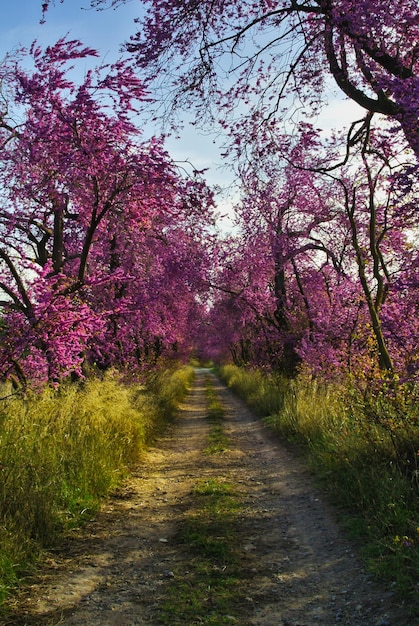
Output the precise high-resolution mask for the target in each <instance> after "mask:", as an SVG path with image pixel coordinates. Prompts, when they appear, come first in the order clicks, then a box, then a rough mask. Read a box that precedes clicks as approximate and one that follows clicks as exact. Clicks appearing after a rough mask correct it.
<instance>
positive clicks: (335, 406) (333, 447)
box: [220, 366, 419, 597]
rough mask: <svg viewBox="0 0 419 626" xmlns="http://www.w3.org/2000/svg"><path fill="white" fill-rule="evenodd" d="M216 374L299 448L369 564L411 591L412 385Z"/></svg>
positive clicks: (228, 371) (415, 519)
mask: <svg viewBox="0 0 419 626" xmlns="http://www.w3.org/2000/svg"><path fill="white" fill-rule="evenodd" d="M220 374H221V377H222V378H223V379H224V381H225V382H227V384H228V385H229V386H230V387H231V388H232V389H233V390H235V391H236V392H237V393H238V394H239V395H240V396H241V397H242V398H244V399H245V400H246V401H248V402H249V404H250V406H252V407H257V409H258V413H259V415H261V416H262V417H263V416H264V417H265V420H266V422H267V423H268V424H269V426H270V427H271V428H273V429H274V430H275V432H277V433H279V434H280V435H281V436H284V437H286V438H287V439H288V440H290V441H292V442H294V443H296V444H298V446H299V448H300V450H302V451H304V453H305V456H306V459H307V462H308V463H309V465H310V467H311V468H312V470H313V472H314V473H315V474H316V475H317V477H318V478H319V479H320V481H321V483H322V485H323V486H324V488H325V489H326V490H327V492H328V493H329V494H330V496H331V497H332V499H333V501H334V502H335V503H336V504H338V505H339V510H340V511H341V516H342V521H343V523H344V524H345V526H346V528H347V530H348V532H349V533H350V534H351V535H352V536H353V537H356V538H357V540H358V541H359V542H360V545H361V549H362V554H363V556H364V559H365V560H366V562H367V563H368V565H369V567H370V569H371V570H372V571H374V572H375V574H376V575H377V576H378V577H379V578H381V579H382V580H384V581H386V582H387V583H388V584H391V585H392V586H393V587H394V588H396V589H398V590H399V592H401V593H403V594H411V597H413V595H414V594H415V592H417V588H418V585H419V489H418V480H419V474H418V459H419V405H418V403H417V389H414V388H403V387H402V386H400V387H398V388H397V389H395V388H394V387H393V388H392V389H391V390H390V389H386V388H385V387H381V388H380V389H379V390H375V391H374V390H367V392H365V391H364V393H363V394H361V393H360V391H359V390H358V389H356V387H355V385H349V384H348V385H347V386H345V387H338V386H336V385H331V384H321V383H319V382H318V381H316V380H314V379H312V378H309V377H304V376H300V377H299V378H297V379H295V380H292V381H288V382H287V383H286V384H285V383H284V381H283V380H278V379H276V378H274V377H268V376H262V374H261V373H260V372H254V371H251V370H248V371H246V370H239V369H238V368H235V367H233V366H228V367H225V368H222V369H221V372H220ZM261 379H263V384H261V385H259V382H260V381H261Z"/></svg>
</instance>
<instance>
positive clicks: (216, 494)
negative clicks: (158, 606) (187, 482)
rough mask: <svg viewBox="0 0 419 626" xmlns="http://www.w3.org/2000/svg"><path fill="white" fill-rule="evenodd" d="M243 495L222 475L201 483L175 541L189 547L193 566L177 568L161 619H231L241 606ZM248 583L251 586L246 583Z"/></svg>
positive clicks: (206, 621) (216, 623) (216, 621)
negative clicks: (220, 477)
mask: <svg viewBox="0 0 419 626" xmlns="http://www.w3.org/2000/svg"><path fill="white" fill-rule="evenodd" d="M240 510H241V506H240V498H239V496H238V494H237V493H236V491H235V489H234V486H232V485H231V484H229V483H228V482H225V481H224V480H221V479H213V480H205V481H199V482H197V483H196V485H195V488H194V489H193V492H192V494H191V499H190V502H189V503H188V509H187V514H186V515H185V517H184V520H183V523H182V527H181V528H180V530H179V532H178V534H177V536H176V537H175V540H176V541H177V542H178V543H180V544H183V545H185V546H186V548H187V551H188V558H189V562H188V569H187V571H184V570H182V571H175V572H174V578H173V580H172V581H171V583H170V586H169V587H168V591H167V599H166V601H165V603H164V605H163V607H162V611H161V615H160V623H161V624H167V625H168V626H169V625H170V626H172V625H173V624H206V625H207V626H211V625H213V626H219V625H221V624H231V623H232V621H236V620H235V614H236V611H238V610H239V609H240V602H241V600H242V599H241V598H240V591H239V589H240V587H239V583H240V582H241V580H240V576H241V572H242V568H241V567H240V558H241V555H240V550H239V547H238V541H237V525H238V523H239V522H238V517H239V513H240ZM244 588H246V587H245V586H244Z"/></svg>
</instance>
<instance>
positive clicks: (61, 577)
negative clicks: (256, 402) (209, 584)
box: [4, 370, 415, 626]
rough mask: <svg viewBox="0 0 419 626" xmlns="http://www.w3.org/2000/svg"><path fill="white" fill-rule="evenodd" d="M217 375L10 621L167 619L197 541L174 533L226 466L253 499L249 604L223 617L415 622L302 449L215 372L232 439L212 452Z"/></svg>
mask: <svg viewBox="0 0 419 626" xmlns="http://www.w3.org/2000/svg"><path fill="white" fill-rule="evenodd" d="M208 375H209V373H208V371H206V370H197V375H196V379H195V382H194V386H193V389H192V391H191V393H190V395H189V397H188V399H187V403H186V404H185V405H184V406H183V407H182V410H181V414H180V418H179V420H178V422H177V424H176V426H175V427H173V428H172V429H170V431H169V432H167V433H166V436H165V437H164V438H162V439H161V440H160V441H159V442H158V444H157V445H156V447H154V448H152V449H151V450H150V451H149V452H148V453H147V455H146V457H145V459H144V460H143V463H142V464H141V465H140V466H139V468H138V473H137V474H136V475H134V476H132V477H131V478H130V480H128V481H127V482H126V483H125V484H124V487H123V488H121V489H120V490H119V491H118V493H116V494H114V497H113V498H111V499H110V500H109V502H108V503H107V505H106V506H105V507H104V509H103V510H102V511H101V513H100V514H99V515H97V517H96V519H95V520H93V521H92V523H91V524H89V526H88V528H85V529H84V530H83V531H78V532H77V533H75V536H74V537H73V538H72V540H71V541H70V542H69V545H68V546H67V547H66V549H65V551H63V553H59V554H57V555H55V556H54V558H51V559H50V560H49V562H48V563H47V566H46V567H45V568H44V569H43V571H42V572H41V574H40V575H39V576H37V578H36V579H35V580H33V582H32V584H31V585H30V587H29V588H28V589H27V590H26V591H22V593H21V594H20V596H19V597H18V598H17V600H16V606H15V609H14V611H13V614H12V615H10V617H9V618H7V620H6V621H5V622H4V623H5V624H7V625H8V626H12V625H13V626H17V625H20V626H23V625H24V624H25V625H27V626H34V625H38V626H40V625H42V626H45V625H56V624H62V625H64V626H76V625H77V626H80V625H82V624H83V625H86V626H90V625H92V626H108V625H109V626H110V625H120V626H130V625H135V624H140V625H141V624H143V625H148V626H154V625H156V626H157V625H158V624H160V623H161V621H160V607H161V605H162V603H163V602H164V600H165V599H167V597H168V590H169V589H170V585H173V584H174V583H175V582H176V577H177V576H179V574H176V576H175V575H174V573H173V572H182V571H184V572H187V570H188V563H189V561H190V555H189V554H188V547H187V546H185V545H179V543H178V542H176V541H175V540H174V537H175V534H176V532H177V530H178V529H179V527H180V526H181V525H182V521H183V519H184V516H185V514H186V512H187V511H186V509H187V503H188V498H189V497H190V494H191V490H192V489H193V487H194V485H196V482H197V480H200V479H211V478H219V477H222V478H223V479H224V480H228V481H229V482H230V483H234V484H235V485H237V488H238V490H239V493H240V498H241V499H242V501H243V505H244V508H243V509H242V511H241V513H240V520H239V522H240V523H239V524H238V528H237V541H238V544H239V546H238V547H239V549H240V550H241V551H242V552H243V561H242V563H243V567H245V568H246V571H245V572H243V580H247V582H246V585H247V588H246V590H245V593H244V594H243V593H242V596H243V598H244V600H243V601H242V602H241V604H240V607H239V609H237V607H235V611H236V612H235V613H234V612H233V613H232V615H225V616H224V617H223V619H221V617H220V621H219V624H224V623H227V621H231V623H237V624H240V626H246V625H248V626H256V625H259V626H286V625H287V626H314V625H315V626H319V625H321V626H332V625H335V624H336V625H341V626H414V624H415V622H414V621H411V620H410V618H409V617H408V616H407V608H403V607H402V606H398V605H397V603H396V601H395V598H394V597H392V594H391V593H388V592H384V591H383V590H380V589H379V588H377V587H376V585H375V584H374V583H373V582H372V581H371V579H370V577H369V576H368V575H367V574H366V573H365V572H364V571H363V569H362V567H361V565H360V563H359V562H358V560H357V557H356V556H355V555H354V552H353V548H352V546H351V545H350V544H349V543H348V542H347V541H346V540H345V539H343V538H342V535H341V534H340V532H339V530H338V528H337V526H336V524H335V523H334V521H333V514H332V513H331V512H330V511H329V509H328V507H327V506H326V504H325V503H324V502H323V501H322V499H321V498H320V497H319V495H318V494H317V493H316V490H315V488H314V487H313V484H312V481H311V478H310V476H309V475H308V473H307V471H306V470H305V469H304V467H303V466H302V465H301V463H300V462H299V460H298V459H295V458H294V457H293V456H292V455H291V454H290V452H289V451H287V450H286V449H284V448H281V447H280V445H279V444H278V443H277V442H273V440H272V439H271V438H270V437H269V436H268V435H267V434H266V433H265V432H264V430H263V429H262V427H261V426H260V424H259V422H258V421H256V420H255V419H254V418H253V416H252V415H251V413H250V412H249V411H248V410H247V409H246V408H245V407H244V406H243V405H242V404H241V402H240V401H238V400H237V399H236V398H235V397H234V396H232V394H231V393H230V392H229V391H228V390H227V389H225V388H224V387H223V386H222V384H221V383H219V382H218V381H217V380H216V379H215V378H213V377H212V381H213V385H214V387H215V389H216V391H217V393H218V395H219V398H220V399H221V401H222V403H223V406H224V408H225V411H226V418H225V426H224V428H225V432H226V434H227V435H228V437H229V442H230V443H229V449H228V450H227V451H225V452H223V453H219V454H213V455H207V454H204V453H203V451H204V450H205V448H206V446H207V445H208V431H209V424H208V420H207V419H206V401H205V396H204V383H205V377H206V376H208ZM249 579H250V580H251V584H249ZM241 591H242V592H243V590H241ZM176 623H180V622H176ZM183 623H185V624H188V623H189V622H183ZM193 623H194V624H195V623H202V624H205V623H206V622H205V621H202V620H201V621H199V622H195V621H194V622H193ZM215 623H217V622H215V621H212V622H211V624H215Z"/></svg>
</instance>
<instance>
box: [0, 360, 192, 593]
mask: <svg viewBox="0 0 419 626" xmlns="http://www.w3.org/2000/svg"><path fill="white" fill-rule="evenodd" d="M192 377H193V369H192V368H183V369H181V370H170V371H165V372H161V373H160V374H159V375H155V376H153V379H152V380H151V381H150V385H148V386H147V387H144V386H141V385H132V386H125V385H123V384H122V383H121V382H120V381H119V380H118V377H117V375H116V374H115V373H114V374H113V375H107V376H106V377H104V378H103V379H98V378H96V379H91V380H88V381H86V382H85V383H84V384H83V385H82V386H80V385H68V386H65V387H62V388H60V389H58V390H54V389H49V388H48V389H45V390H44V391H43V392H42V393H37V394H35V393H33V394H28V395H27V396H26V397H18V396H13V397H10V398H9V399H8V400H7V401H3V403H2V405H1V407H0V530H1V532H0V603H1V602H3V601H4V600H5V599H6V598H7V596H8V594H9V593H10V591H11V589H13V587H15V586H16V585H17V584H18V582H19V580H20V578H21V577H22V576H23V575H24V574H25V573H27V572H28V570H29V568H30V567H31V566H32V565H33V564H34V563H36V561H37V559H38V557H39V556H40V555H41V554H42V551H43V550H44V549H46V548H50V547H52V546H53V545H54V544H55V543H56V542H57V541H59V539H60V536H61V535H62V533H63V532H65V531H66V530H68V529H69V528H71V527H74V526H77V525H79V524H81V523H82V522H83V521H84V520H85V519H89V517H91V516H92V514H93V513H94V511H95V510H97V508H98V507H99V505H100V502H101V500H102V499H103V497H104V496H106V495H107V494H108V493H109V492H110V490H112V489H113V488H115V486H116V485H117V484H118V483H119V482H120V481H121V480H122V479H123V478H124V476H126V475H127V473H128V472H129V468H130V466H132V465H133V464H134V463H137V462H138V461H139V458H140V456H141V453H142V452H143V451H144V449H145V447H146V445H147V443H148V442H149V440H150V439H151V438H152V437H154V436H155V435H156V433H157V432H158V430H159V429H161V428H163V426H164V424H165V423H166V421H167V419H168V418H170V416H172V415H173V414H174V413H175V411H176V409H177V406H178V402H179V401H180V399H181V398H182V396H183V394H184V393H185V391H186V388H187V386H188V384H189V382H190V381H191V379H192ZM4 395H6V394H4Z"/></svg>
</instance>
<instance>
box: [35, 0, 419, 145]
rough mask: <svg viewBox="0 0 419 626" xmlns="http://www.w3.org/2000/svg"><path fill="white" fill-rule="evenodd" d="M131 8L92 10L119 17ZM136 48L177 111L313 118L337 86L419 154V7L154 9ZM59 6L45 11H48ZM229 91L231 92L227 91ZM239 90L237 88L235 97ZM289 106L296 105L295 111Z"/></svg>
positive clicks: (323, 0) (229, 4)
mask: <svg viewBox="0 0 419 626" xmlns="http://www.w3.org/2000/svg"><path fill="white" fill-rule="evenodd" d="M126 1H127V0H92V2H91V4H92V6H97V7H98V6H101V5H112V6H115V7H117V6H118V5H121V4H123V3H125V2H126ZM143 4H145V5H148V7H149V8H148V13H147V14H146V16H145V17H144V18H141V19H140V20H139V23H140V28H139V30H138V32H137V33H136V34H135V35H133V36H132V38H131V40H130V42H129V43H128V44H127V48H128V50H129V51H130V52H131V53H132V54H133V55H134V56H135V59H136V61H137V63H138V65H139V66H140V67H141V68H143V69H145V70H146V72H147V73H149V75H150V76H152V77H154V78H155V77H158V80H159V82H160V84H161V85H164V84H166V86H170V89H171V90H172V89H173V86H175V87H176V96H175V104H176V105H178V106H181V107H185V108H186V104H188V105H189V104H190V102H191V98H194V97H195V96H198V98H199V99H200V103H201V110H202V111H203V112H204V111H208V99H205V100H202V96H204V95H206V96H208V95H211V96H212V97H213V98H212V100H213V102H214V103H215V104H217V105H223V106H225V107H227V109H228V110H232V109H236V110H237V105H238V103H240V102H241V103H242V104H244V105H245V114H246V115H247V114H248V110H249V104H253V107H254V108H259V110H260V111H261V112H262V117H264V118H266V117H270V116H272V115H276V114H277V113H279V114H281V109H283V106H284V98H285V97H286V96H287V95H293V96H294V97H295V98H298V99H299V100H301V101H302V102H303V103H308V106H309V108H310V109H313V107H315V106H316V105H318V104H320V100H321V93H322V86H323V84H324V81H325V80H327V78H328V77H333V79H334V81H335V83H336V84H337V85H338V87H339V88H340V89H341V90H342V91H343V93H344V94H345V95H346V96H348V97H349V98H351V99H352V100H353V101H355V102H357V103H358V104H359V105H360V106H361V107H363V108H364V109H366V110H367V111H370V112H376V113H382V114H383V115H386V116H389V117H390V118H392V119H394V120H397V122H398V123H399V124H400V125H401V127H402V128H403V131H404V133H405V135H406V137H407V139H408V141H409V143H410V146H411V148H412V149H413V150H414V151H415V152H416V154H419V131H418V102H419V76H418V67H419V65H418V64H419V54H418V44H417V42H418V39H419V14H418V4H417V2H416V0H403V1H402V2H400V1H398V0H386V1H385V2H379V3H378V2H376V1H375V0H302V1H301V2H297V1H295V0H275V1H274V0H257V1H255V0H245V1H244V2H237V1H236V0H222V1H221V0H218V1H215V2H214V1H213V0H211V1H209V0H201V1H199V2H198V1H191V0H183V1H179V0H147V1H145V2H143ZM48 5H49V2H44V3H43V7H44V11H46V9H47V7H48ZM220 81H222V82H220ZM229 86H230V87H229ZM288 105H289V103H288Z"/></svg>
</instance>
